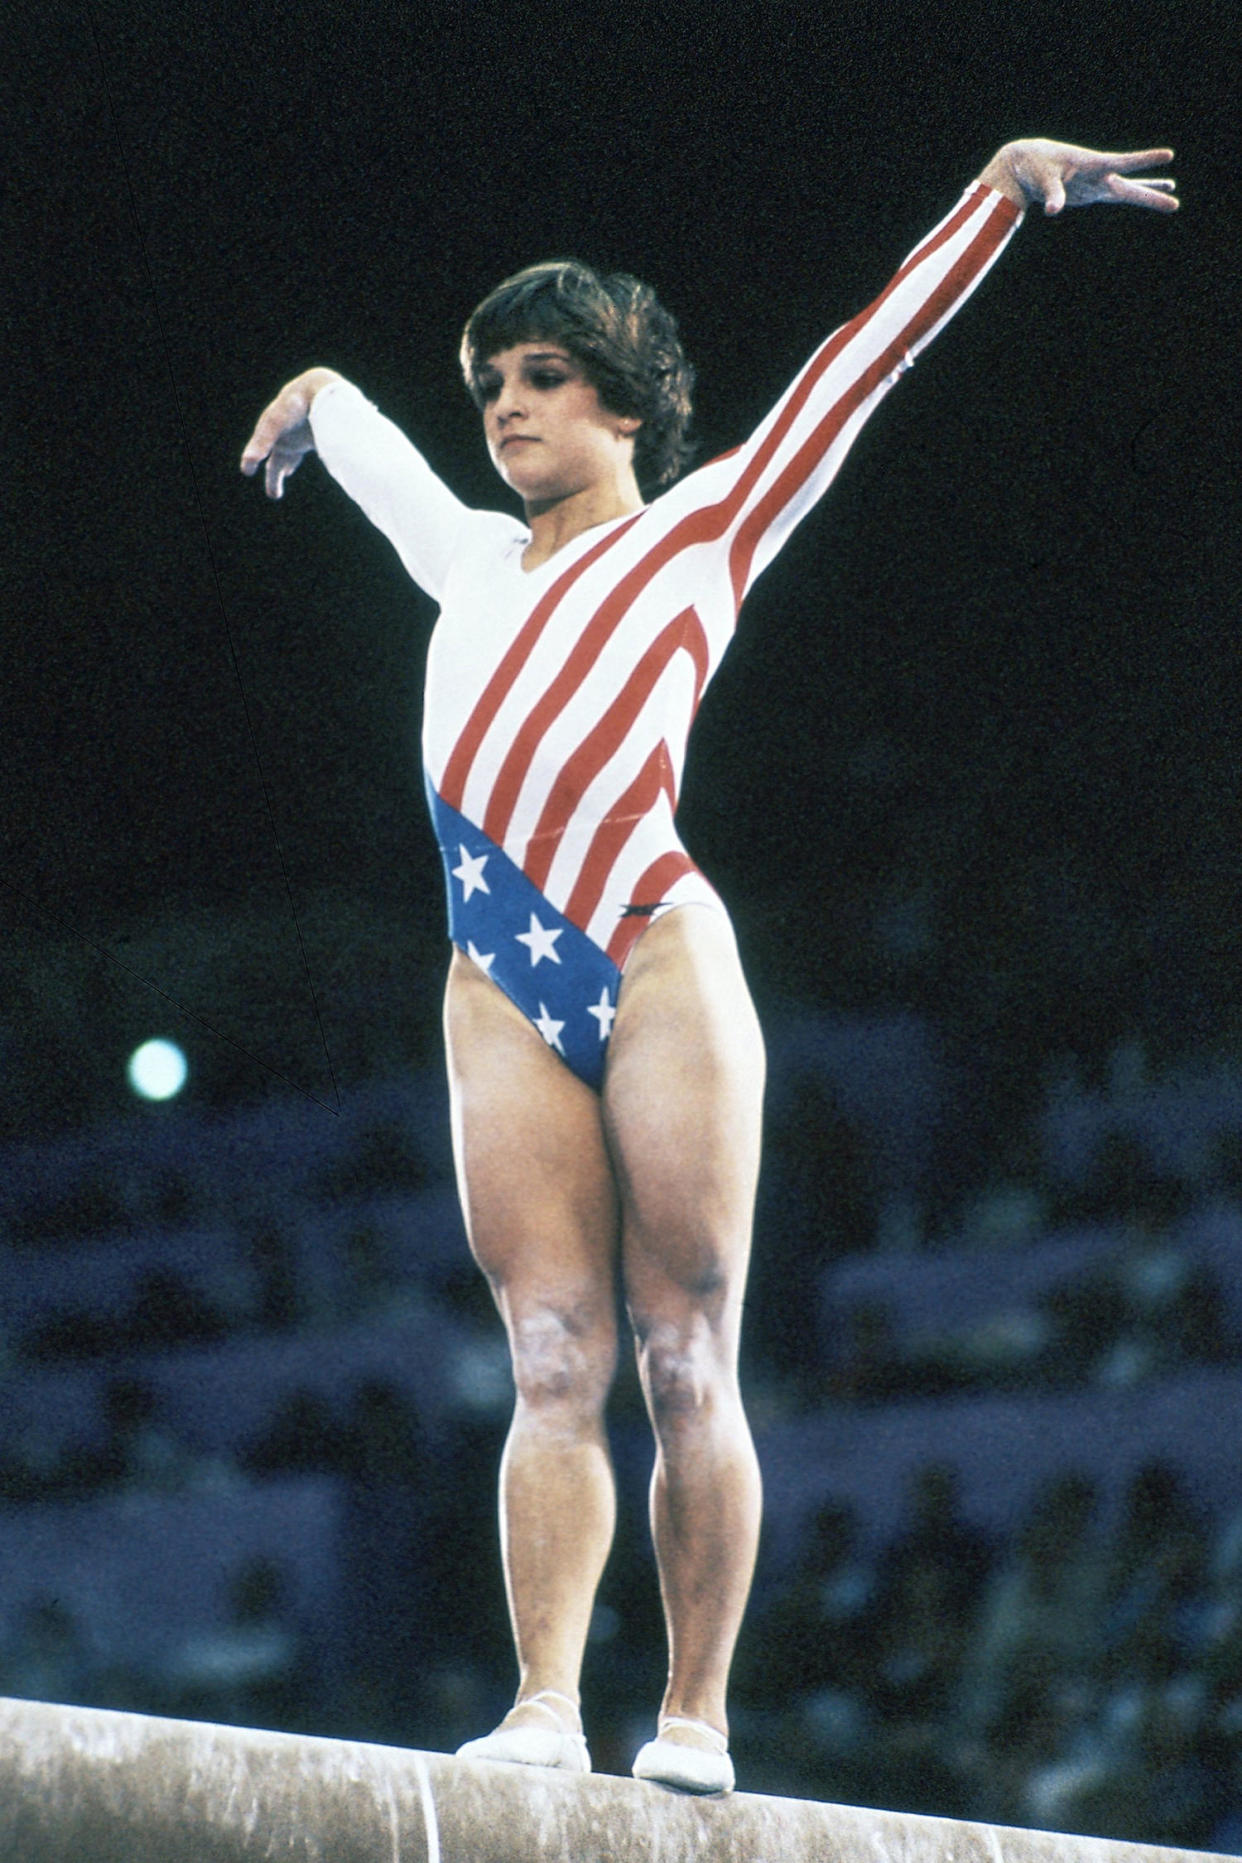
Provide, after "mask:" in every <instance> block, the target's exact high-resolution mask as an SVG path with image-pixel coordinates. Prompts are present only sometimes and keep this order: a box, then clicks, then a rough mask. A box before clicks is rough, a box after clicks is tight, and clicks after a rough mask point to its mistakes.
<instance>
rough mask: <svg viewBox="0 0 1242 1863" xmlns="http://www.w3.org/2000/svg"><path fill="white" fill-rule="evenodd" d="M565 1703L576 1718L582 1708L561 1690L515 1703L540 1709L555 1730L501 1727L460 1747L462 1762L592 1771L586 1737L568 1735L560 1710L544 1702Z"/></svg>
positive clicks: (528, 1697) (459, 1753) (540, 1691)
mask: <svg viewBox="0 0 1242 1863" xmlns="http://www.w3.org/2000/svg"><path fill="white" fill-rule="evenodd" d="M545 1696H551V1698H552V1700H553V1701H563V1702H564V1703H565V1705H566V1707H567V1708H569V1709H571V1710H572V1712H573V1715H574V1717H575V1719H576V1718H577V1714H578V1706H577V1703H576V1702H575V1701H573V1700H572V1699H571V1698H570V1697H569V1696H568V1695H562V1693H561V1691H560V1690H559V1689H557V1688H541V1689H540V1690H539V1692H538V1693H537V1694H534V1695H527V1696H526V1697H525V1699H524V1700H522V1701H519V1702H515V1703H514V1706H515V1707H518V1708H538V1709H539V1710H540V1712H541V1713H543V1714H546V1715H547V1717H548V1719H549V1720H550V1721H551V1722H552V1723H553V1725H552V1726H551V1727H498V1728H497V1729H496V1730H495V1732H494V1733H490V1734H484V1735H483V1736H482V1738H481V1739H479V1740H467V1742H466V1744H465V1746H464V1747H458V1749H457V1757H458V1759H472V1760H496V1761H498V1762H499V1763H500V1764H501V1765H504V1766H552V1767H555V1768H556V1770H557V1771H559V1772H590V1770H591V1755H590V1754H589V1753H588V1752H587V1743H586V1738H585V1736H584V1735H583V1734H579V1733H572V1732H568V1731H567V1730H566V1728H565V1726H564V1723H563V1722H562V1720H561V1717H560V1715H559V1714H558V1713H557V1711H556V1709H555V1708H553V1707H551V1706H550V1705H549V1703H548V1702H547V1701H546V1700H545V1699H544V1697H545Z"/></svg>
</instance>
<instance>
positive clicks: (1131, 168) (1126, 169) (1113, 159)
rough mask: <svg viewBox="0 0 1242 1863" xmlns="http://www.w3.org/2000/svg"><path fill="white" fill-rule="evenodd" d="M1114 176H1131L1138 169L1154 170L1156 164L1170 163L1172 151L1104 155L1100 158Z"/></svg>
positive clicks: (1148, 150)
mask: <svg viewBox="0 0 1242 1863" xmlns="http://www.w3.org/2000/svg"><path fill="white" fill-rule="evenodd" d="M1100 159H1101V160H1102V161H1103V162H1105V163H1106V164H1107V166H1108V167H1109V169H1110V170H1111V171H1112V172H1113V173H1114V174H1123V175H1131V174H1133V173H1134V172H1135V171H1136V170H1137V169H1140V168H1154V167H1155V166H1156V165H1157V163H1164V162H1171V161H1172V160H1173V151H1172V149H1142V150H1138V151H1136V152H1133V153H1131V154H1129V155H1105V156H1102V157H1101V158H1100Z"/></svg>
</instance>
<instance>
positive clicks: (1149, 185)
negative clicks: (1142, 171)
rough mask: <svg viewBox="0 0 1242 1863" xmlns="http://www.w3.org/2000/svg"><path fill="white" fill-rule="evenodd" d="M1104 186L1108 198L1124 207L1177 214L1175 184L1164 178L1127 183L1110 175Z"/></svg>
mask: <svg viewBox="0 0 1242 1863" xmlns="http://www.w3.org/2000/svg"><path fill="white" fill-rule="evenodd" d="M1106 185H1107V187H1108V198H1109V199H1110V200H1114V201H1119V202H1120V203H1121V204H1122V205H1123V206H1125V207H1154V208H1155V210H1156V212H1157V213H1176V212H1177V209H1178V205H1179V203H1178V199H1177V195H1176V194H1175V193H1174V192H1173V190H1174V188H1175V187H1176V186H1177V183H1176V182H1175V181H1171V180H1168V179H1167V178H1166V177H1163V176H1162V177H1161V178H1160V179H1159V180H1156V179H1153V180H1150V181H1147V180H1144V181H1127V180H1126V179H1125V177H1124V176H1122V175H1118V174H1111V175H1109V176H1108V178H1107V183H1106Z"/></svg>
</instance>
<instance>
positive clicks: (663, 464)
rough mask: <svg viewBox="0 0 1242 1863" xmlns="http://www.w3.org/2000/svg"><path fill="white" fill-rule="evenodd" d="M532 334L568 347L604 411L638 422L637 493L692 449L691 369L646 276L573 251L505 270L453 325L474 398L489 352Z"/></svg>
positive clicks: (654, 486)
mask: <svg viewBox="0 0 1242 1863" xmlns="http://www.w3.org/2000/svg"><path fill="white" fill-rule="evenodd" d="M540 340H544V341H549V342H552V341H554V342H558V343H560V344H562V345H563V346H564V348H565V349H567V350H568V351H569V354H570V355H571V356H572V357H573V359H574V361H575V362H576V363H577V364H578V366H579V367H580V368H581V370H582V372H583V374H584V375H585V376H586V378H587V380H588V381H589V382H591V383H593V384H594V386H595V388H596V390H597V391H598V394H599V398H600V400H601V401H602V402H603V404H604V406H605V407H606V408H608V409H609V410H610V412H611V413H613V414H628V415H630V416H633V417H636V418H637V419H638V420H640V421H641V422H642V425H641V426H640V427H639V429H638V432H637V434H636V435H635V438H634V471H635V476H636V477H637V479H638V482H639V486H640V488H641V489H642V490H643V492H644V494H645V493H646V492H648V491H659V490H660V489H661V487H663V486H665V485H670V484H671V483H672V481H673V480H674V479H675V478H676V477H677V475H678V474H679V473H680V472H681V471H682V469H683V467H684V466H685V464H686V462H687V460H688V458H689V456H690V453H691V450H692V449H691V447H690V445H689V443H688V441H687V437H686V435H687V429H688V427H689V425H690V409H691V393H692V390H693V388H694V370H693V368H692V367H691V365H690V363H689V362H688V361H687V359H686V354H685V351H684V350H683V349H682V346H681V339H680V338H679V336H678V334H677V324H676V322H675V320H674V319H673V318H672V317H671V316H670V314H669V313H668V311H666V310H665V308H664V306H663V305H662V304H661V303H660V300H659V299H658V298H657V297H656V294H655V292H654V291H653V290H652V289H651V287H650V285H644V284H642V283H641V282H640V280H638V279H637V278H631V277H630V275H629V274H628V272H610V273H607V274H604V275H601V274H600V273H599V272H596V271H594V270H592V268H591V267H590V266H589V265H583V264H582V263H581V262H580V261H579V260H577V259H551V260H548V261H546V262H545V263H543V264H542V265H529V266H527V267H526V269H525V270H524V271H521V272H516V273H515V274H514V275H513V277H512V278H506V279H505V281H504V283H503V284H499V285H497V286H496V289H495V290H494V291H491V292H489V293H488V295H487V297H485V298H484V300H483V302H482V303H481V304H480V305H479V306H478V308H477V309H476V310H475V311H473V312H472V314H471V316H470V319H469V321H468V322H467V324H466V328H465V331H464V333H463V335H462V340H461V367H462V374H463V375H464V376H465V378H466V386H467V388H468V389H469V390H470V394H471V397H472V398H473V400H474V402H475V405H476V406H477V407H482V405H483V395H482V392H481V390H480V388H479V383H478V376H479V371H480V370H481V369H482V367H483V365H484V364H485V363H486V362H487V361H488V360H489V358H491V357H492V356H495V355H498V354H499V353H500V351H501V350H504V349H512V348H513V347H514V345H515V344H517V343H527V342H536V341H540Z"/></svg>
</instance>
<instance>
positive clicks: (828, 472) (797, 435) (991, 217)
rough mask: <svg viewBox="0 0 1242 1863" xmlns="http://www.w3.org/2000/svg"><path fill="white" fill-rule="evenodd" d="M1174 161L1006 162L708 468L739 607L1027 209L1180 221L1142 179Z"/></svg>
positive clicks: (1106, 157) (1017, 153)
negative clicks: (1141, 214)
mask: <svg viewBox="0 0 1242 1863" xmlns="http://www.w3.org/2000/svg"><path fill="white" fill-rule="evenodd" d="M1171 157H1172V150H1171V149H1142V150H1138V151H1134V152H1132V153H1130V154H1124V155H1117V154H1105V153H1101V152H1100V151H1098V150H1095V149H1082V148H1078V147H1076V146H1075V145H1074V144H1072V143H1066V142H1050V141H1046V140H1042V139H1029V140H1025V141H1019V142H1009V143H1006V144H1005V145H1004V147H1003V148H1001V149H999V150H998V151H997V153H996V155H995V156H993V158H992V160H991V161H990V162H989V163H988V165H987V167H986V168H985V169H984V170H983V172H982V174H980V175H979V176H978V178H977V180H975V181H974V182H972V183H971V185H970V186H969V187H968V188H967V190H966V192H965V194H964V195H963V196H962V198H961V200H960V201H959V202H958V204H957V206H956V207H955V208H954V209H953V210H952V211H951V212H950V213H949V214H948V215H946V217H945V218H944V219H943V220H942V221H941V222H940V224H939V225H938V226H936V227H933V229H932V231H931V232H930V233H929V234H928V235H927V236H926V238H925V239H923V240H922V241H920V243H919V244H918V245H917V246H916V247H915V249H914V251H913V252H912V253H910V255H909V257H908V258H907V259H906V260H905V261H904V263H903V264H902V265H901V266H900V267H899V268H898V270H897V272H896V273H895V274H894V276H893V278H892V279H891V280H890V281H889V283H888V284H887V285H886V286H885V288H884V290H883V291H881V293H880V295H879V296H878V297H877V298H876V299H875V300H874V302H873V303H872V304H870V305H868V306H867V308H866V309H865V310H863V311H860V312H859V313H858V315H857V316H855V317H852V318H851V319H850V320H849V322H848V323H845V324H842V325H841V327H840V329H838V330H835V331H834V332H833V334H832V335H831V336H830V337H829V338H828V340H827V341H826V342H825V343H823V344H822V345H821V346H820V348H819V349H818V350H817V351H816V353H815V355H814V356H812V357H811V359H810V361H809V363H808V364H807V365H806V367H805V368H804V369H803V370H802V371H801V373H800V374H799V375H798V376H797V377H795V379H794V381H793V383H792V384H791V386H790V387H789V388H788V389H787V390H786V392H785V394H784V395H783V396H782V397H781V399H780V401H778V402H777V404H776V406H775V407H774V408H773V409H772V411H771V413H770V414H769V415H768V416H767V418H766V419H765V420H764V421H762V422H761V423H760V425H759V427H758V428H757V429H756V430H755V432H754V433H753V434H752V435H751V437H750V439H749V440H748V441H746V443H745V444H744V445H743V446H741V447H739V448H738V449H737V451H736V452H735V453H732V454H729V455H726V456H725V459H723V460H721V461H719V462H712V463H711V464H710V465H709V466H707V467H705V468H700V473H701V474H702V475H703V476H704V477H706V475H707V474H713V484H714V485H715V484H721V489H722V491H723V494H724V496H723V498H722V503H724V504H726V505H727V506H731V522H730V525H729V527H728V530H727V533H725V534H726V535H727V547H728V550H729V566H730V575H731V580H732V583H733V587H734V591H735V594H736V598H737V600H738V601H740V600H741V598H742V596H743V595H744V594H745V591H746V590H747V589H748V588H749V587H750V586H751V584H752V583H753V581H754V580H755V578H756V577H757V576H758V575H759V574H760V573H761V571H762V570H763V569H764V567H765V566H766V565H767V564H768V563H769V562H770V561H771V560H772V558H773V557H774V556H775V555H776V553H777V551H778V550H779V549H780V547H781V545H782V544H783V543H784V541H785V539H786V537H788V535H789V533H790V532H791V531H792V530H793V528H794V526H795V525H796V524H797V523H799V522H800V521H801V519H802V518H803V517H804V516H805V515H806V513H807V512H808V511H809V510H810V509H811V508H812V506H813V505H814V504H816V503H817V501H818V500H819V499H820V498H821V497H822V496H823V494H824V492H825V491H826V490H827V488H828V486H829V485H830V484H831V483H832V480H833V478H834V477H835V476H836V473H837V472H838V470H839V469H840V466H841V464H842V462H843V460H844V458H845V456H846V454H847V453H848V451H849V449H850V447H851V445H852V444H853V442H854V440H855V439H856V438H857V436H858V434H859V432H860V431H861V429H862V427H863V426H864V424H865V423H866V421H867V420H868V419H869V418H870V416H871V414H872V413H873V412H874V411H875V409H876V408H877V407H878V406H879V404H880V402H881V401H882V400H883V399H884V397H885V396H886V395H887V394H888V393H889V391H890V390H891V389H892V387H893V386H894V384H895V383H896V382H897V381H898V380H899V378H900V377H901V375H902V374H904V372H905V371H906V370H907V369H908V368H909V367H910V366H911V365H912V363H913V362H914V361H915V360H916V358H917V357H918V356H919V355H920V354H921V353H922V351H923V350H924V349H925V348H926V347H927V345H928V344H929V343H930V342H931V341H932V339H933V338H934V337H935V336H937V335H938V334H939V332H940V331H941V330H942V329H943V328H944V326H945V324H946V323H947V322H948V321H949V319H950V318H951V317H952V316H953V315H954V314H955V313H956V312H957V311H958V310H960V309H961V307H962V305H963V304H964V303H965V302H966V300H967V298H968V297H969V296H970V295H971V293H972V292H973V291H974V290H975V289H976V288H977V286H978V285H979V284H980V283H981V282H982V280H983V278H984V276H985V274H986V273H987V272H988V270H989V269H990V268H991V266H992V265H993V264H994V263H995V261H996V260H997V259H998V258H999V257H1000V254H1001V252H1002V251H1003V250H1004V247H1005V245H1006V244H1007V243H1008V240H1009V239H1010V238H1011V237H1012V235H1013V233H1014V232H1015V231H1016V229H1017V227H1018V225H1019V224H1020V222H1021V221H1022V219H1023V218H1024V216H1025V213H1026V210H1027V209H1028V208H1029V207H1034V206H1042V207H1043V210H1044V212H1045V214H1058V213H1060V212H1061V210H1062V208H1063V207H1085V206H1089V205H1090V204H1091V203H1092V202H1096V201H1100V202H1114V203H1118V204H1121V205H1129V206H1135V207H1151V208H1154V209H1156V211H1157V212H1160V213H1172V212H1174V211H1176V208H1177V198H1176V195H1175V193H1174V183H1173V182H1172V181H1171V180H1170V179H1169V178H1168V177H1166V176H1160V177H1157V178H1150V177H1147V176H1146V175H1145V174H1144V173H1143V171H1144V170H1146V169H1149V168H1151V167H1153V166H1155V165H1158V164H1163V163H1165V162H1167V161H1168V160H1170V159H1171ZM692 476H694V475H692ZM722 480H723V481H724V482H723V483H722Z"/></svg>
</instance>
